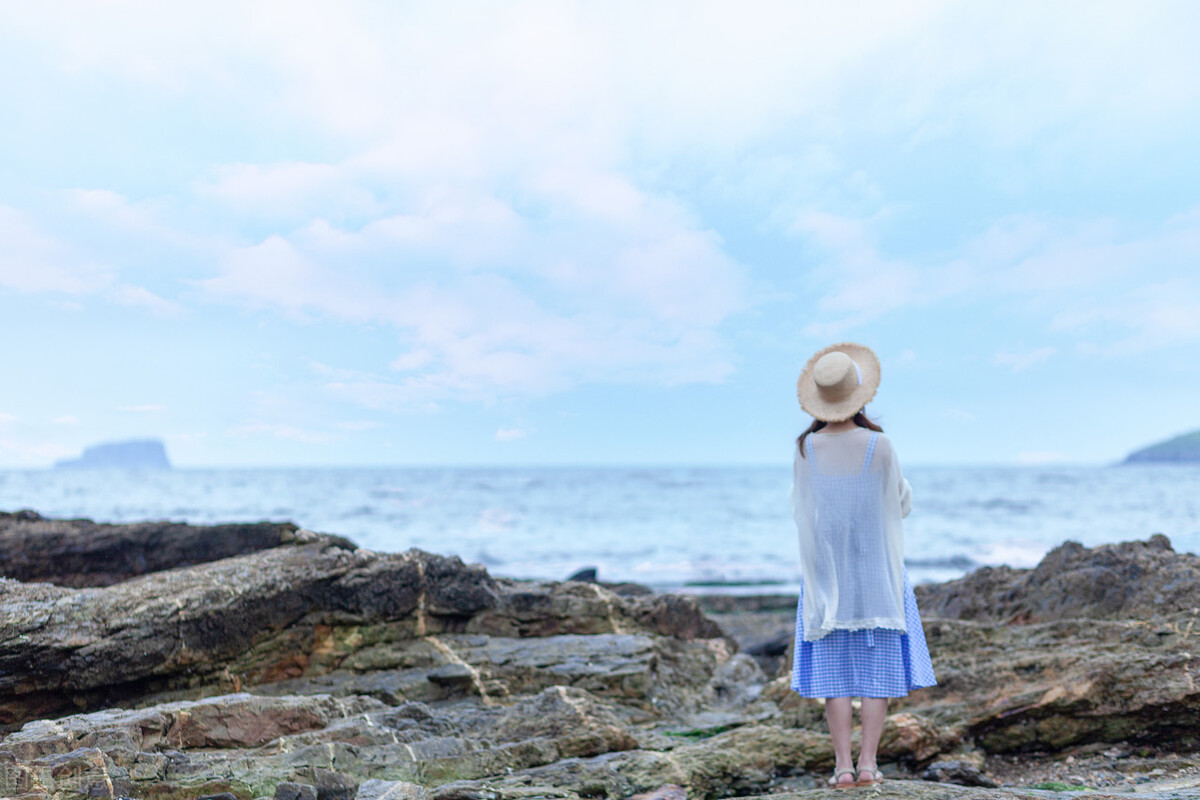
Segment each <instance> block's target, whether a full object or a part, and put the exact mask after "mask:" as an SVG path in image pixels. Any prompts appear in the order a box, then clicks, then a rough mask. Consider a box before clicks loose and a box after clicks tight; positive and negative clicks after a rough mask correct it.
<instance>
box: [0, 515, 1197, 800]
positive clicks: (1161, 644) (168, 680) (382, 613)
mask: <svg viewBox="0 0 1200 800" xmlns="http://www.w3.org/2000/svg"><path fill="white" fill-rule="evenodd" d="M154 525H159V524H157V523H143V524H142V525H141V526H140V527H139V526H136V525H131V526H104V525H95V524H94V523H90V522H87V521H63V520H44V519H42V518H40V517H38V516H37V515H34V514H31V513H28V512H22V513H18V514H7V515H0V548H3V553H4V559H5V560H4V562H3V563H5V564H14V565H16V564H19V565H21V566H20V569H21V570H24V572H21V573H20V574H21V575H22V577H23V578H24V580H20V581H19V580H13V579H5V580H3V581H0V723H2V724H3V725H4V731H5V732H4V733H3V734H0V735H2V736H3V738H2V739H0V796H4V797H19V798H28V799H29V800H32V799H33V798H39V799H41V798H84V797H89V798H94V797H122V796H125V797H133V798H147V799H148V798H196V797H206V796H207V797H228V796H232V797H236V798H242V799H245V798H253V797H279V798H284V797H312V798H315V799H316V800H323V799H324V798H346V799H347V800H349V799H350V798H364V800H366V799H367V798H429V799H430V800H457V799H458V798H462V799H463V800H468V799H470V800H484V799H485V798H486V799H488V800H509V799H515V798H531V797H560V798H582V797H589V798H596V797H610V798H624V797H630V796H633V795H646V796H647V797H646V798H645V800H650V798H651V797H654V798H661V799H662V800H679V798H682V797H686V796H691V797H743V796H754V795H762V794H772V795H776V796H781V797H782V796H787V795H789V794H797V793H799V794H804V795H809V794H813V795H815V794H824V793H825V792H827V791H829V790H828V789H825V788H823V781H824V778H825V776H826V773H827V772H828V771H829V769H830V768H831V767H832V748H831V746H830V743H829V740H828V736H827V734H826V733H825V728H824V724H823V720H822V717H821V714H822V711H821V706H820V704H819V703H818V702H816V701H810V700H805V699H803V698H800V697H798V696H796V695H795V694H794V693H792V692H791V691H790V689H789V688H788V675H787V669H788V666H789V665H790V659H789V658H788V654H787V652H786V648H787V647H788V644H789V643H788V640H787V632H788V630H789V629H790V626H791V615H792V614H793V613H794V599H793V598H786V597H784V598H757V599H755V600H736V601H735V600H729V599H717V598H713V599H706V598H701V599H700V602H701V604H702V605H703V606H704V607H705V608H706V609H708V611H707V613H706V611H705V608H702V607H701V605H698V604H697V602H696V601H695V600H694V599H692V598H687V597H679V596H672V595H649V594H645V593H639V592H637V591H636V589H634V588H631V589H630V591H628V592H624V593H618V591H613V590H612V589H610V588H606V587H604V586H601V585H598V584H595V583H587V582H575V581H569V582H526V581H513V580H505V579H498V578H494V577H492V576H490V575H489V574H488V573H487V572H486V571H485V570H484V569H483V568H481V567H478V566H472V565H467V564H463V563H462V562H461V561H459V560H458V559H456V558H447V557H443V556H437V555H433V554H428V553H423V552H420V551H415V550H414V551H409V552H407V553H400V554H384V553H374V552H371V551H367V550H362V549H359V548H356V547H355V546H354V545H353V544H352V543H350V542H348V541H346V540H344V539H340V538H338V537H332V536H325V535H320V534H314V533H311V532H308V531H303V530H299V529H297V528H295V526H290V525H276V524H273V523H272V524H263V525H262V526H247V527H244V528H243V529H240V530H239V531H237V532H231V531H229V530H225V529H220V530H218V529H215V528H203V527H193V526H178V525H176V526H170V527H163V526H161V525H159V527H158V528H157V529H154V530H151V529H150V528H147V526H151V527H153V526H154ZM51 540H53V541H54V542H56V543H55V544H52V545H51V544H48V542H51ZM88 542H92V543H96V542H107V544H106V545H104V546H105V547H107V548H108V552H112V553H123V554H125V556H122V557H121V558H116V557H113V558H109V559H108V562H109V563H110V564H124V565H125V566H121V567H120V568H119V569H117V568H113V569H108V570H105V571H103V574H102V575H99V576H96V575H92V576H91V577H83V576H81V575H80V574H75V573H71V572H70V570H65V569H63V566H62V565H63V564H66V563H69V562H68V561H67V560H65V558H64V557H63V556H61V555H59V556H56V555H54V554H55V553H60V554H61V553H68V552H70V551H71V549H72V548H76V549H77V548H79V547H85V546H87V545H86V543H88ZM204 542H210V543H213V544H212V546H211V547H209V548H207V549H206V548H205V547H204V546H202V543H204ZM139 549H140V550H141V551H142V552H145V553H147V555H146V556H145V557H144V558H143V559H141V560H140V561H139V559H138V558H137V557H134V556H129V554H130V553H134V554H136V553H137V552H138V551H139ZM150 551H153V553H151V552H150ZM151 555H153V556H154V558H157V560H156V561H151V558H150V556H151ZM122 559H123V560H122ZM85 560H86V559H85ZM38 564H42V566H41V567H39V566H38ZM141 564H144V565H145V566H139V565H141ZM129 565H133V568H130V567H129ZM39 569H40V570H41V572H38V570H39ZM34 581H42V582H34ZM1198 587H1200V558H1197V557H1196V556H1191V555H1188V554H1180V553H1175V552H1173V551H1172V550H1171V547H1170V543H1169V542H1168V541H1167V540H1166V538H1165V537H1153V538H1151V539H1150V540H1148V541H1141V542H1128V543H1124V544H1119V545H1109V546H1104V547H1097V548H1092V549H1088V548H1083V547H1082V546H1080V545H1077V544H1074V543H1067V544H1065V545H1063V546H1062V547H1060V548H1058V549H1056V550H1055V551H1054V552H1052V553H1050V554H1049V555H1047V557H1046V559H1045V560H1043V562H1042V563H1041V564H1040V565H1039V566H1038V567H1037V568H1035V569H1033V570H1008V569H992V570H979V571H977V572H975V573H973V574H972V575H970V576H968V577H966V578H963V579H961V580H959V581H953V582H950V583H947V584H939V585H935V586H928V587H921V588H920V589H919V597H920V602H921V605H922V609H923V613H924V615H925V622H926V634H927V636H928V637H929V641H930V647H931V650H932V651H933V654H934V659H935V667H936V669H937V672H938V679H939V685H938V686H937V687H935V688H933V689H928V690H923V691H921V692H916V693H914V694H912V695H910V696H909V697H908V698H905V699H904V700H901V701H898V702H895V703H894V704H893V705H892V707H891V709H890V712H891V713H890V716H889V720H888V726H887V729H886V730H885V733H884V740H883V743H882V750H883V752H882V755H881V762H882V765H883V768H884V772H885V774H887V775H888V777H889V778H890V780H888V781H887V782H886V783H885V784H884V785H883V786H884V789H883V791H884V793H885V795H886V796H898V797H904V796H909V797H926V798H943V797H944V798H951V797H953V798H959V797H963V798H967V797H985V796H986V797H1029V796H1032V794H1031V793H1033V794H1037V795H1038V796H1048V795H1051V794H1053V793H1056V792H1068V793H1069V792H1071V791H1078V790H1080V789H1081V788H1082V787H1087V788H1090V789H1093V790H1096V789H1099V790H1102V792H1104V793H1106V794H1108V795H1115V794H1121V793H1135V792H1139V794H1138V796H1146V794H1145V791H1144V790H1147V789H1154V790H1155V791H1157V792H1158V793H1159V796H1173V797H1200V759H1198V758H1197V755H1196V753H1197V750H1200V608H1198V607H1200V588H1198ZM617 588H618V589H619V588H620V587H617ZM727 634H728V635H727ZM781 651H782V652H781ZM1036 787H1040V788H1036ZM871 791H873V792H874V791H876V790H871ZM1064 796H1065V795H1064ZM1094 796H1099V795H1094Z"/></svg>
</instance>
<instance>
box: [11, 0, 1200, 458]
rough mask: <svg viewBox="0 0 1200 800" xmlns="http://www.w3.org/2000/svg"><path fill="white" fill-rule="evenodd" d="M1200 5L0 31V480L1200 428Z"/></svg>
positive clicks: (1093, 436) (962, 443)
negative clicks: (849, 436) (125, 451)
mask: <svg viewBox="0 0 1200 800" xmlns="http://www.w3.org/2000/svg"><path fill="white" fill-rule="evenodd" d="M1198 39H1200V7H1198V6H1197V5H1196V4H1195V3H1193V2H1190V0H1180V2H1141V3H1129V2H1094V1H1089V2H1061V3H1053V4H1046V3H1040V2H1032V1H1031V2H1011V1H1006V2H995V3H991V2H977V3H975V2H973V3H963V2H940V1H938V0H906V1H905V2H903V3H896V2H847V3H828V2H724V3H704V2H629V3H622V2H607V1H606V2H594V3H589V2H578V3H575V2H566V1H565V0H564V2H506V3H498V2H497V3H462V2H450V3H446V2H429V3H392V2H377V3H369V2H337V3H334V2H327V3H312V2H303V1H299V2H298V1H297V0H289V2H258V3H253V2H252V3H245V2H241V0H239V1H238V2H220V1H218V0H214V1H210V2H206V3H160V2H139V1H138V0H126V1H124V2H55V1H54V0H46V1H45V2H39V3H4V4H3V5H0V75H2V76H3V78H0V103H2V104H3V108H4V109H5V111H4V112H3V123H2V124H0V336H2V341H3V347H2V350H0V358H2V373H0V374H2V377H0V467H9V468H22V467H42V466H46V465H48V464H50V463H52V462H53V461H54V460H55V459H57V458H61V457H65V456H71V455H75V454H77V453H78V451H79V450H80V449H81V448H82V447H83V446H85V445H87V444H90V443H94V442H97V441H103V440H110V439H120V438H127V437H134V436H159V437H162V438H163V439H164V440H165V441H166V442H167V446H168V450H169V452H170V454H171V456H172V459H173V460H174V461H175V462H176V463H177V464H179V465H183V466H189V465H194V466H202V465H292V464H295V465H319V464H330V465H342V464H476V463H524V464H531V463H585V464H586V463H760V464H770V463H776V462H784V463H786V462H787V461H788V460H790V448H791V439H792V438H793V437H794V436H795V435H796V433H798V432H799V430H800V429H801V428H802V427H803V426H804V425H805V424H806V423H807V419H806V418H805V417H804V416H803V414H802V412H800V410H799V408H798V406H797V405H796V403H795V395H794V382H795V378H796V375H797V373H798V371H799V369H800V368H801V367H802V366H803V364H804V362H805V361H806V360H807V357H808V355H809V354H810V353H811V352H812V351H813V350H815V349H817V348H818V347H820V346H822V345H825V344H827V343H829V342H831V341H840V340H855V341H861V342H863V343H866V344H868V345H870V346H871V347H873V348H874V349H875V350H876V352H878V354H879V356H880V358H881V360H882V362H883V386H882V388H881V390H880V392H879V394H878V396H877V398H876V401H875V403H874V404H873V405H872V411H873V412H874V413H875V414H877V415H878V416H879V417H880V418H881V419H882V421H883V423H884V425H885V427H886V428H887V430H888V431H889V433H890V434H891V435H892V436H893V438H894V440H895V441H896V442H897V446H898V449H899V451H900V453H901V457H902V458H903V459H904V460H905V461H907V462H910V463H1003V464H1017V463H1039V462H1057V461H1062V462H1070V463H1104V462H1110V461H1113V460H1116V459H1118V458H1120V457H1122V456H1123V455H1124V454H1125V453H1126V452H1127V451H1129V450H1130V449H1133V448H1135V447H1137V446H1140V445H1142V444H1146V443H1149V442H1151V441H1154V440H1157V439H1160V438H1164V437H1166V436H1170V435H1173V434H1176V433H1180V432H1183V431H1188V430H1193V429H1196V428H1200V400H1198V399H1197V398H1198V397H1200V358H1198V357H1197V356H1198V354H1200V158H1197V144H1198V143H1200V81H1198V80H1196V76H1197V75H1200V49H1198V48H1196V47H1195V46H1194V45H1195V42H1196V41H1197V40H1198Z"/></svg>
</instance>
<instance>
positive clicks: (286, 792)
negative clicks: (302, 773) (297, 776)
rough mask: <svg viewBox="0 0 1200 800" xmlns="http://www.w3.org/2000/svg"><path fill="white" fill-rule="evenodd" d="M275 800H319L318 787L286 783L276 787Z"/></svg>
mask: <svg viewBox="0 0 1200 800" xmlns="http://www.w3.org/2000/svg"><path fill="white" fill-rule="evenodd" d="M275 800H317V787H315V786H312V785H310V784H307V783H293V782H292V781H284V782H283V783H281V784H279V785H278V786H276V787H275Z"/></svg>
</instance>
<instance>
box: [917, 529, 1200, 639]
mask: <svg viewBox="0 0 1200 800" xmlns="http://www.w3.org/2000/svg"><path fill="white" fill-rule="evenodd" d="M916 592H917V601H918V604H919V605H920V607H921V613H922V614H923V615H925V616H928V617H942V618H946V619H969V620H976V621H979V622H1003V623H1018V624H1019V623H1031V622H1050V621H1053V620H1060V619H1151V618H1162V617H1169V616H1173V615H1179V614H1183V615H1195V614H1196V613H1198V609H1200V556H1195V555H1192V554H1189V553H1176V552H1175V551H1174V550H1173V549H1172V547H1171V542H1170V540H1169V539H1168V538H1167V537H1166V536H1163V535H1162V534H1155V535H1154V536H1151V537H1150V538H1149V539H1147V540H1146V541H1144V542H1121V543H1120V544H1108V545H1100V546H1099V547H1094V548H1087V547H1084V546H1083V545H1081V544H1079V543H1078V542H1064V543H1063V544H1062V545H1060V546H1058V547H1056V548H1054V549H1053V550H1051V551H1050V552H1049V553H1047V554H1046V557H1045V558H1043V559H1042V561H1041V563H1039V564H1038V565H1037V567H1035V568H1034V569H1013V568H1011V567H984V568H982V569H979V570H976V571H975V572H973V573H971V574H970V575H967V576H966V577H964V578H960V579H958V580H956V581H948V582H946V583H940V584H933V585H925V586H918V587H917V589H916Z"/></svg>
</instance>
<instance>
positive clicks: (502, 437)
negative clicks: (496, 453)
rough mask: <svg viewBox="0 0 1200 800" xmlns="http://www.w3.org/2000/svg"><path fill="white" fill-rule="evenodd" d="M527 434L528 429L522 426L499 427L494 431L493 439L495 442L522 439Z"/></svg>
mask: <svg viewBox="0 0 1200 800" xmlns="http://www.w3.org/2000/svg"><path fill="white" fill-rule="evenodd" d="M528 435H529V431H526V430H524V429H522V428H500V429H499V430H497V431H496V436H495V439H496V441H497V442H514V441H516V440H517V439H524V438H525V437H526V436H528Z"/></svg>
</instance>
